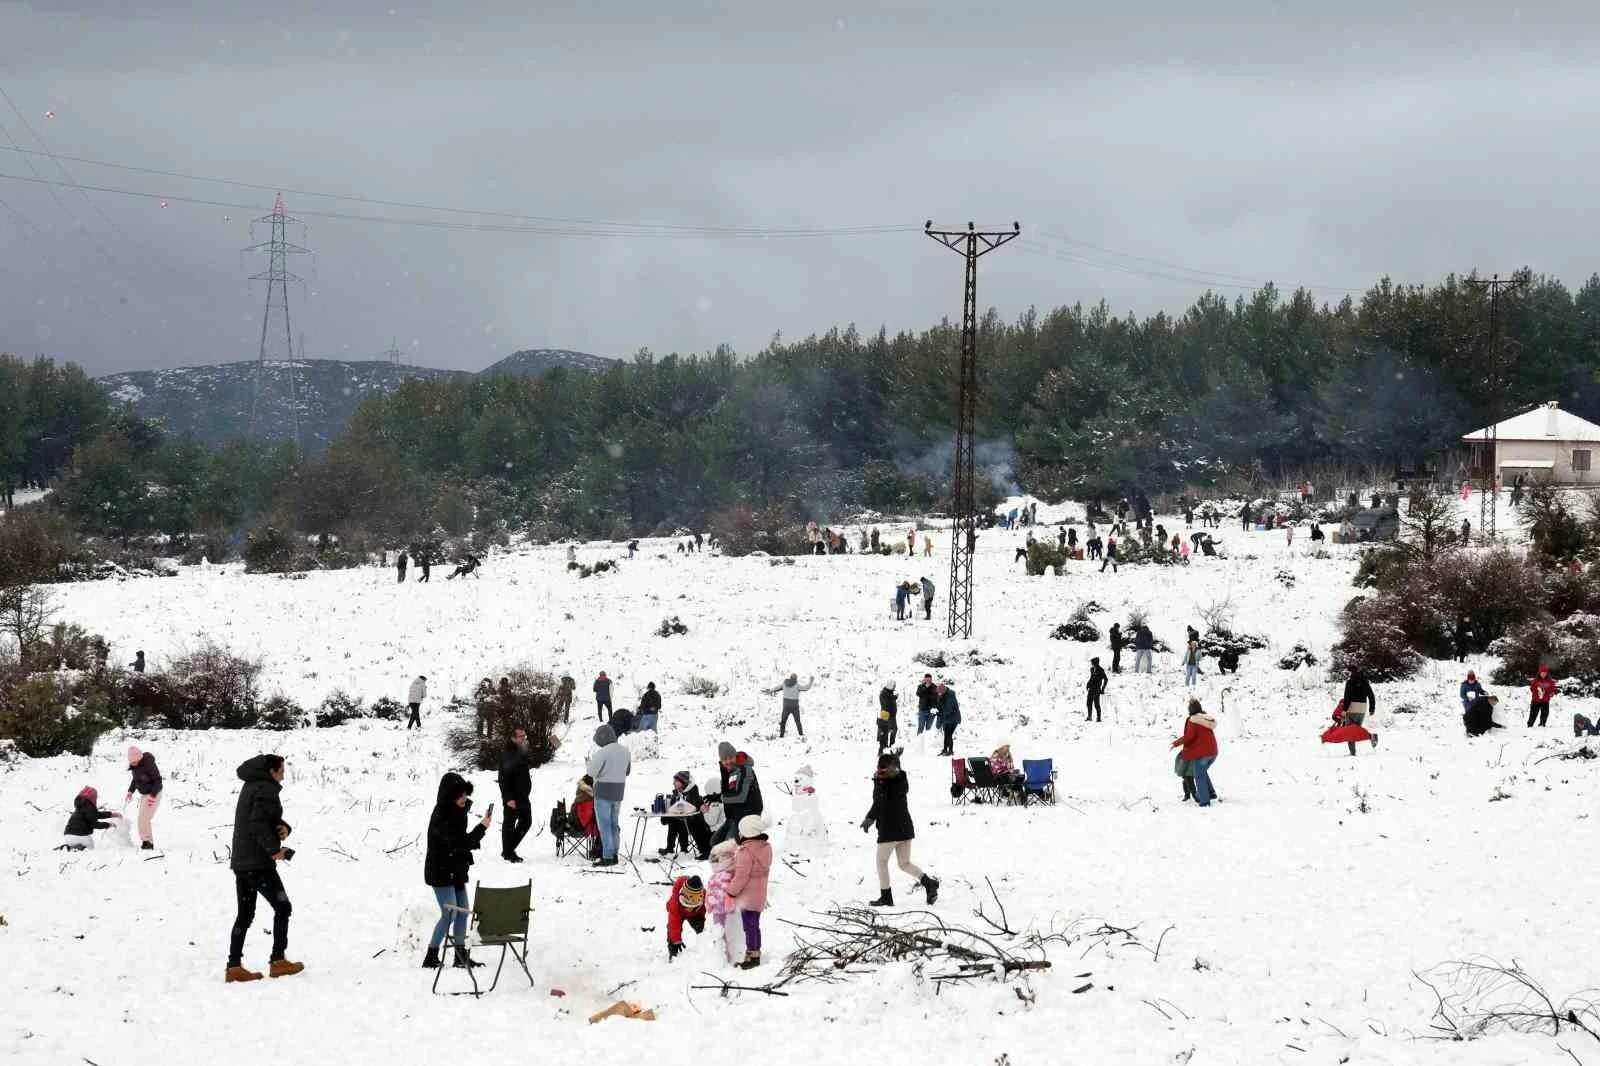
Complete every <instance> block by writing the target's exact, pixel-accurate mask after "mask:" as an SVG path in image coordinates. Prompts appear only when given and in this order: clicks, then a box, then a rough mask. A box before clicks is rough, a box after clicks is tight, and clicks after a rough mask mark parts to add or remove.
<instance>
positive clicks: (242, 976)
mask: <svg viewBox="0 0 1600 1066" xmlns="http://www.w3.org/2000/svg"><path fill="white" fill-rule="evenodd" d="M222 980H223V981H224V982H225V983H227V984H230V985H231V984H233V983H234V982H235V981H259V980H261V975H260V974H258V973H256V972H255V971H254V970H247V969H245V968H244V967H243V966H229V967H228V969H227V972H226V973H224V974H223V975H222Z"/></svg>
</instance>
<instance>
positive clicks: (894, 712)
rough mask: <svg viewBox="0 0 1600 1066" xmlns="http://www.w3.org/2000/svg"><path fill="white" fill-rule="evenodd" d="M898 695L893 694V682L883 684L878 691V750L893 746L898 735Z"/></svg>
mask: <svg viewBox="0 0 1600 1066" xmlns="http://www.w3.org/2000/svg"><path fill="white" fill-rule="evenodd" d="M899 714H900V697H898V696H896V695H895V691H894V682H893V681H891V682H889V683H888V684H887V685H884V686H883V689H882V691H880V692H879V693H878V750H879V751H883V750H884V749H885V748H892V747H894V741H895V737H897V736H899V735H900V721H899Z"/></svg>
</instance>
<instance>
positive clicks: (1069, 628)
mask: <svg viewBox="0 0 1600 1066" xmlns="http://www.w3.org/2000/svg"><path fill="white" fill-rule="evenodd" d="M1050 639H1051V640H1075V641H1077V642H1078V643H1080V644H1092V643H1094V642H1095V641H1097V640H1099V639H1100V627H1099V626H1096V625H1095V624H1094V623H1093V622H1091V621H1089V620H1088V619H1087V618H1074V619H1072V620H1071V621H1068V622H1064V623H1062V624H1061V625H1058V626H1056V627H1055V628H1054V629H1052V630H1051V631H1050Z"/></svg>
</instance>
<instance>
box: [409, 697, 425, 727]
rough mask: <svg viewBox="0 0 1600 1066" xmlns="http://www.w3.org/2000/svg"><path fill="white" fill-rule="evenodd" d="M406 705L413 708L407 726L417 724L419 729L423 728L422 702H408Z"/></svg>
mask: <svg viewBox="0 0 1600 1066" xmlns="http://www.w3.org/2000/svg"><path fill="white" fill-rule="evenodd" d="M406 706H407V707H410V708H411V717H410V718H408V719H406V728H407V729H410V728H411V727H412V726H416V727H417V728H418V729H421V728H422V704H420V703H408V704H406Z"/></svg>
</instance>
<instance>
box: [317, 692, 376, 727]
mask: <svg viewBox="0 0 1600 1066" xmlns="http://www.w3.org/2000/svg"><path fill="white" fill-rule="evenodd" d="M366 716H367V709H366V708H365V707H363V706H362V705H361V702H360V701H359V700H357V699H356V698H355V697H354V696H352V695H350V694H349V693H348V692H345V691H344V690H343V689H334V690H333V691H332V692H330V693H328V695H327V696H326V697H324V698H323V701H322V705H321V706H320V707H318V708H317V713H316V715H315V722H316V725H317V728H318V729H329V728H332V727H333V726H339V725H343V724H344V723H346V722H348V721H351V720H352V719H356V718H365V717H366Z"/></svg>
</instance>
